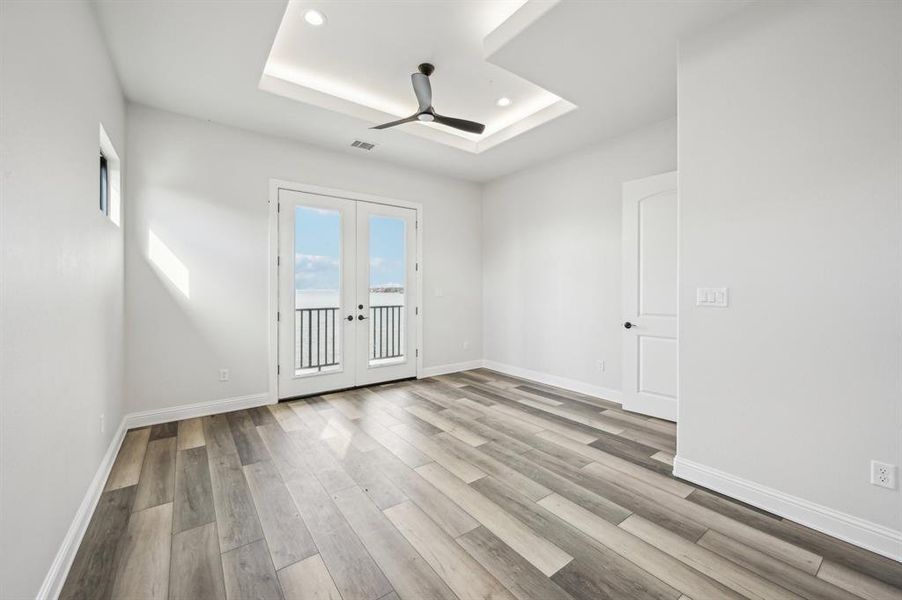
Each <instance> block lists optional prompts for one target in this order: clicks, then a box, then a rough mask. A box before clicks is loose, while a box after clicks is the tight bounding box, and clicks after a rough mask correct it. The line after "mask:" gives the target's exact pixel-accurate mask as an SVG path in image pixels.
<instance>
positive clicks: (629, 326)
mask: <svg viewBox="0 0 902 600" xmlns="http://www.w3.org/2000/svg"><path fill="white" fill-rule="evenodd" d="M623 326H624V327H626V328H627V329H632V328H633V327H635V325H633V324H632V323H630V322H629V321H627V322H626V323H624V324H623Z"/></svg>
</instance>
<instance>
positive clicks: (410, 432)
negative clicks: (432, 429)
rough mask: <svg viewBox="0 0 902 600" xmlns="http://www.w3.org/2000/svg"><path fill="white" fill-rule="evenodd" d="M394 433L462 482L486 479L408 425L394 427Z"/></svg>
mask: <svg viewBox="0 0 902 600" xmlns="http://www.w3.org/2000/svg"><path fill="white" fill-rule="evenodd" d="M392 431H393V432H395V433H397V434H398V435H399V436H401V437H402V438H403V439H404V440H405V441H407V442H409V443H410V444H412V445H413V446H415V447H416V448H417V450H419V451H421V452H423V453H424V454H426V455H427V456H429V457H430V458H431V459H432V460H434V461H435V462H437V463H438V464H440V465H442V466H443V467H444V468H445V469H447V470H448V471H450V472H451V473H453V474H454V475H456V476H457V477H459V478H460V479H461V480H462V481H465V482H467V483H470V482H471V481H476V480H477V479H479V478H480V477H485V473H483V472H482V471H480V470H479V469H478V468H476V467H474V466H473V465H472V464H470V463H468V462H467V461H466V460H462V459H461V458H460V457H458V456H456V455H455V454H454V453H453V452H450V451H448V450H446V449H445V448H443V447H442V446H441V445H440V444H438V443H436V442H435V441H434V440H433V439H432V438H430V437H428V436H425V435H423V434H422V433H420V432H419V431H417V430H415V429H413V428H411V427H408V426H407V425H398V426H397V427H392Z"/></svg>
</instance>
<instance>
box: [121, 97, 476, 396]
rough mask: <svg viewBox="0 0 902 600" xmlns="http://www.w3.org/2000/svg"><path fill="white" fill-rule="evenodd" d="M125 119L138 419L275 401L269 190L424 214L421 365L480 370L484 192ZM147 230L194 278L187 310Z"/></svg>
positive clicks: (381, 166)
mask: <svg viewBox="0 0 902 600" xmlns="http://www.w3.org/2000/svg"><path fill="white" fill-rule="evenodd" d="M128 113H129V116H128V125H129V190H130V201H131V203H132V206H131V213H130V219H129V224H128V228H127V233H126V248H127V249H126V255H127V258H126V270H127V277H126V321H127V327H128V330H127V346H128V352H127V368H126V373H127V377H126V379H127V382H128V399H129V410H130V411H143V410H149V409H158V408H163V407H171V406H177V405H182V404H191V403H197V402H204V401H211V400H218V399H223V398H230V397H237V396H244V395H250V394H259V393H265V392H267V389H268V383H269V381H268V378H269V374H270V366H269V365H268V362H267V352H268V347H267V335H268V332H269V323H268V322H267V310H268V304H267V294H268V293H269V289H268V283H267V277H268V274H269V263H268V258H267V257H268V254H267V253H268V251H269V245H268V244H269V242H268V234H269V229H268V228H269V222H268V218H269V208H268V204H267V203H268V200H269V179H270V178H278V179H285V180H290V181H298V182H304V183H309V184H314V185H320V186H324V187H331V188H339V189H345V190H350V191H358V192H364V193H369V194H375V195H380V196H387V197H391V198H398V199H402V200H410V201H415V202H421V203H422V204H423V207H424V226H423V229H424V231H423V238H424V252H423V262H424V281H423V284H424V290H423V298H424V306H423V315H424V346H425V347H424V349H423V359H424V366H425V367H427V368H428V367H434V366H439V365H445V364H452V363H458V362H463V361H470V360H478V359H480V358H482V323H481V318H482V314H481V303H482V289H481V282H482V263H481V261H482V248H481V241H480V229H481V219H482V208H481V196H480V189H479V187H478V186H477V185H476V184H471V183H464V182H460V181H456V180H452V179H445V178H440V177H435V176H429V175H424V174H422V173H418V172H415V171H411V170H408V169H404V168H400V167H396V166H391V165H389V164H387V163H383V162H380V161H379V160H378V159H377V158H376V156H378V150H376V153H377V154H375V156H373V155H370V156H363V155H362V156H361V157H360V158H354V157H349V156H347V155H344V154H337V153H332V152H327V151H323V150H320V149H316V148H313V147H310V146H305V145H302V144H299V143H296V142H291V141H287V140H282V139H278V138H273V137H267V136H263V135H259V134H255V133H250V132H247V131H243V130H239V129H234V128H231V127H226V126H222V125H218V124H212V123H209V122H205V121H201V120H197V119H192V118H187V117H182V116H177V115H175V114H172V113H166V112H161V111H158V110H154V109H151V108H147V107H144V106H136V105H130V106H129V111H128ZM150 230H153V231H154V233H155V234H156V235H157V237H158V238H159V239H160V240H161V241H162V242H163V243H164V244H166V245H167V246H168V247H169V249H170V250H171V251H172V252H173V253H174V254H175V255H176V256H177V257H178V258H179V259H180V260H181V261H182V262H183V263H184V265H185V266H186V267H187V270H188V272H189V277H190V297H189V298H185V297H184V296H183V295H182V294H181V293H180V292H178V291H177V290H176V289H175V288H174V287H173V286H171V285H170V284H169V283H168V282H167V281H166V280H165V278H163V276H162V275H161V274H160V273H159V272H158V271H157V270H156V269H155V267H153V266H152V265H151V264H150V263H149V262H148V260H147V240H148V232H149V231H150ZM437 292H439V293H442V295H441V296H437ZM464 342H469V347H468V349H466V350H464V348H463V344H464ZM221 367H225V368H228V369H229V370H230V372H231V373H230V374H231V380H230V381H229V382H228V383H220V382H219V369H220V368H221Z"/></svg>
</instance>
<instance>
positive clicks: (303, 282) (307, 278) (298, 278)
mask: <svg viewBox="0 0 902 600" xmlns="http://www.w3.org/2000/svg"><path fill="white" fill-rule="evenodd" d="M339 273H340V271H339V264H338V257H335V256H323V255H321V254H302V253H300V252H298V253H296V254H295V255H294V285H295V289H299V290H304V289H306V290H310V289H316V290H331V289H334V290H337V289H338V288H339Z"/></svg>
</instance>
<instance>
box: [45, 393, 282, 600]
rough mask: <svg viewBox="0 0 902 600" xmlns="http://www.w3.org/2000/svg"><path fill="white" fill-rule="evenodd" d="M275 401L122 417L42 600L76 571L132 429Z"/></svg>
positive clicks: (245, 400) (215, 403)
mask: <svg viewBox="0 0 902 600" xmlns="http://www.w3.org/2000/svg"><path fill="white" fill-rule="evenodd" d="M272 401H273V400H272V396H271V394H269V393H268V392H267V393H263V394H250V395H247V396H236V397H234V398H225V399H223V400H211V401H208V402H198V403H196V404H183V405H181V406H173V407H170V408H161V409H157V410H146V411H142V412H137V413H129V414H127V415H125V416H124V417H122V422H121V423H120V424H119V429H117V430H116V434H115V435H114V436H113V439H112V440H110V445H109V447H108V448H107V451H106V453H105V454H104V455H103V459H102V460H101V461H100V466H99V467H98V468H97V472H96V473H95V474H94V479H92V480H91V485H89V486H88V490H87V491H86V492H85V496H84V498H83V499H82V501H81V505H80V506H79V507H78V511H76V513H75V518H74V519H73V520H72V524H71V525H70V526H69V531H67V532H66V537H64V538H63V543H62V545H61V546H60V549H59V550H58V551H57V553H56V556H55V557H54V559H53V563H52V564H51V565H50V570H49V571H48V572H47V575H46V577H44V582H43V583H42V584H41V589H40V590H39V591H38V594H37V598H38V600H55V599H56V598H57V597H58V596H59V593H60V591H61V590H62V587H63V584H64V583H65V582H66V577H67V576H68V575H69V569H70V568H71V567H72V561H74V560H75V554H76V553H77V552H78V547H79V546H80V545H81V540H82V538H83V537H84V535H85V531H87V529H88V524H89V523H90V522H91V516H92V515H93V514H94V509H95V508H97V503H98V502H99V501H100V495H101V494H102V493H103V488H104V486H106V480H107V477H109V475H110V470H111V469H112V468H113V462H114V461H115V460H116V455H117V454H118V453H119V447H120V446H121V445H122V440H123V439H124V438H125V434H126V432H127V431H128V430H129V429H134V428H136V427H146V426H148V425H156V424H158V423H168V422H169V421H180V420H182V419H190V418H193V417H205V416H207V415H213V414H217V413H223V412H229V411H233V410H241V409H243V408H253V407H255V406H263V405H265V404H271V403H272Z"/></svg>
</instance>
